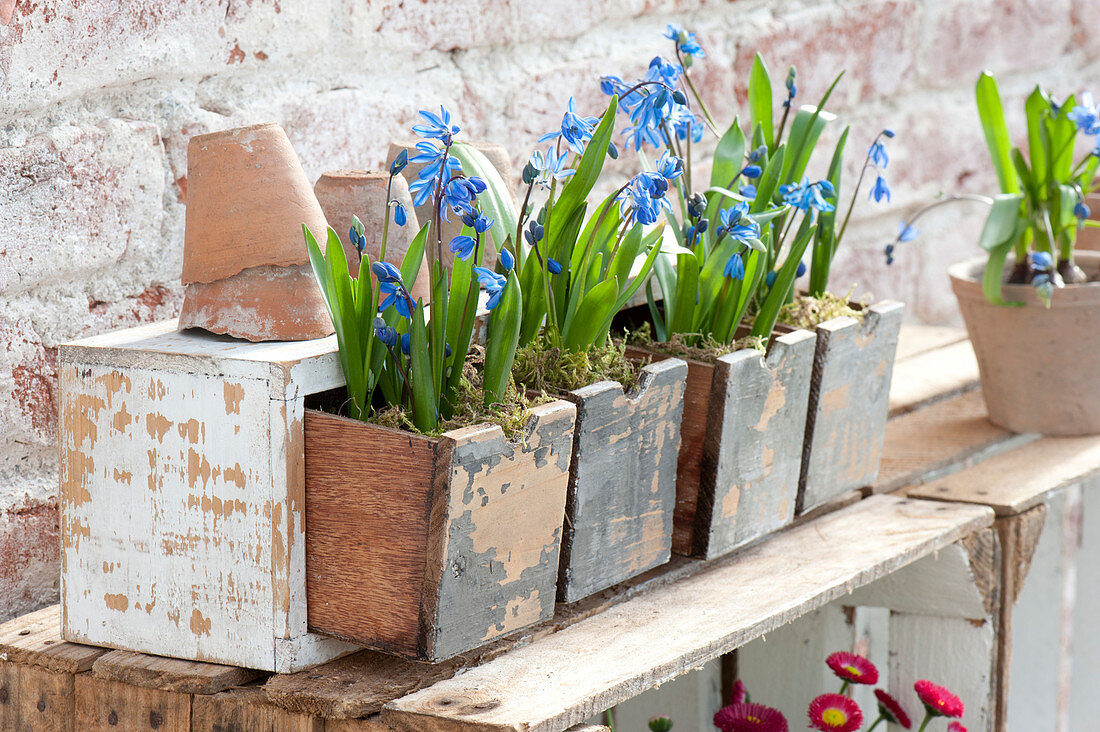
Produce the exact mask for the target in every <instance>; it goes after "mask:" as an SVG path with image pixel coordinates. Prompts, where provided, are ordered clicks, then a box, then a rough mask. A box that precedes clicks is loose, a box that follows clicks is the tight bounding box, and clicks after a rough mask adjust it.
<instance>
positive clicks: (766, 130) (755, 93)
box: [726, 54, 775, 183]
mask: <svg viewBox="0 0 1100 732" xmlns="http://www.w3.org/2000/svg"><path fill="white" fill-rule="evenodd" d="M773 110H774V101H773V99H772V80H771V75H770V74H769V73H768V67H767V64H765V63H764V59H763V58H762V57H761V56H760V54H756V57H755V58H754V59H753V60H752V70H751V71H750V72H749V123H750V125H751V128H752V129H754V130H755V129H757V127H758V126H759V129H760V131H761V133H762V134H763V137H764V140H766V141H767V145H768V149H772V148H773V147H774V143H773V139H774V135H775V133H774V120H773V114H774V111H773ZM735 124H736V123H735ZM726 181H727V183H728V181H729V179H728V178H727V179H726Z"/></svg>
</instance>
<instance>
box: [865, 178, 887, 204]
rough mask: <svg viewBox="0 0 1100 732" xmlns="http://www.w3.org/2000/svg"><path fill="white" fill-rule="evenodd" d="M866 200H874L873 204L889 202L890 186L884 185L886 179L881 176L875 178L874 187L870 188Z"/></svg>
mask: <svg viewBox="0 0 1100 732" xmlns="http://www.w3.org/2000/svg"><path fill="white" fill-rule="evenodd" d="M868 198H873V199H875V203H882V199H884V198H885V199H886V200H887V201H889V200H890V186H888V185H886V179H885V178H883V177H882V176H881V175H880V176H878V177H877V178H875V185H874V186H872V187H871V194H870V195H869V196H868Z"/></svg>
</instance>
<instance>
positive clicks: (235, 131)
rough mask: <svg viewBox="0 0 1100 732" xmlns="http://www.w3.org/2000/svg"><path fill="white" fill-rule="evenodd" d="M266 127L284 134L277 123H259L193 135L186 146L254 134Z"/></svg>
mask: <svg viewBox="0 0 1100 732" xmlns="http://www.w3.org/2000/svg"><path fill="white" fill-rule="evenodd" d="M268 127H278V128H279V129H280V130H282V131H283V132H284V134H285V130H283V128H282V126H281V125H280V124H279V123H278V122H260V123H259V124H254V125H248V126H247V127H230V128H229V129H225V130H217V131H216V132H204V133H202V134H201V135H193V136H192V137H191V139H190V140H189V141H188V143H187V144H188V145H193V144H196V143H204V142H208V141H211V140H217V139H220V138H226V137H236V136H238V135H240V134H242V133H245V132H256V131H259V130H262V129H265V128H268Z"/></svg>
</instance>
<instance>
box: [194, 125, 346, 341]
mask: <svg viewBox="0 0 1100 732" xmlns="http://www.w3.org/2000/svg"><path fill="white" fill-rule="evenodd" d="M303 223H304V224H306V225H308V226H309V227H310V229H312V230H313V231H314V232H323V231H325V227H326V226H327V223H326V221H325V216H324V213H323V212H322V211H321V207H320V205H319V204H318V203H317V199H316V197H315V196H314V195H313V190H312V188H311V187H310V185H309V180H308V179H307V178H306V174H305V171H303V170H302V166H301V163H299V161H298V156H297V155H296V154H295V153H294V149H293V148H292V147H291V145H290V140H289V139H287V136H286V133H285V132H283V129H282V128H281V127H279V126H278V125H277V124H274V123H267V124H262V125H254V126H252V127H240V128H237V129H232V130H226V131H224V132H214V133H211V134H207V135H197V136H195V137H193V138H191V141H190V143H189V144H188V148H187V213H186V230H185V235H184V252H183V273H182V277H181V279H182V281H183V284H184V285H186V286H187V288H186V290H185V292H184V301H183V308H182V310H181V312H180V319H179V328H180V329H181V330H183V329H185V328H203V329H205V330H208V331H211V332H213V333H220V334H226V335H231V336H234V337H237V338H243V339H245V340H249V341H298V340H308V339H312V338H321V337H323V336H327V335H330V334H331V333H332V332H333V328H332V321H331V319H330V318H329V314H328V311H327V310H326V308H325V304H324V301H323V300H322V299H321V292H320V289H319V288H318V287H317V284H316V282H315V281H314V279H313V273H312V271H311V270H310V266H309V255H308V252H307V250H306V245H305V239H304V238H303V236H302V224H303Z"/></svg>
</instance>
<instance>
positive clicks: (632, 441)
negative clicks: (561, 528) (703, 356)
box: [558, 358, 688, 602]
mask: <svg viewBox="0 0 1100 732" xmlns="http://www.w3.org/2000/svg"><path fill="white" fill-rule="evenodd" d="M687 370H688V369H687V363H685V362H684V361H682V360H680V359H677V358H671V359H668V360H665V361H661V362H659V363H653V364H648V365H646V366H644V367H643V368H642V373H641V375H640V381H639V384H638V386H637V387H636V388H635V389H633V390H631V391H630V393H624V391H623V387H622V385H621V384H619V383H617V382H614V381H600V382H598V383H595V384H592V385H591V386H586V387H584V388H583V389H577V390H575V391H572V392H570V393H569V394H568V396H567V398H568V399H570V400H571V401H573V402H574V403H575V404H576V405H577V428H576V432H575V434H574V437H573V462H572V467H571V468H570V476H569V493H568V500H567V503H566V511H565V534H564V536H563V539H562V556H561V568H560V570H559V580H558V599H560V600H562V601H563V602H575V601H577V600H580V599H582V598H584V597H587V596H588V595H591V594H592V593H594V592H599V591H600V590H603V589H606V588H608V587H610V586H611V585H614V584H617V583H619V582H622V581H624V580H627V579H630V578H631V577H634V576H636V575H639V574H641V573H642V572H645V571H647V570H649V569H653V568H654V567H659V566H660V565H662V564H664V563H665V562H667V561H668V560H669V557H670V556H671V548H672V514H673V510H674V508H675V505H676V456H677V454H678V452H679V450H680V419H681V417H682V415H683V411H684V385H685V382H686V380H687Z"/></svg>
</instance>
